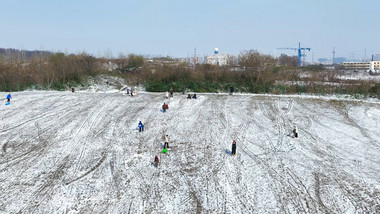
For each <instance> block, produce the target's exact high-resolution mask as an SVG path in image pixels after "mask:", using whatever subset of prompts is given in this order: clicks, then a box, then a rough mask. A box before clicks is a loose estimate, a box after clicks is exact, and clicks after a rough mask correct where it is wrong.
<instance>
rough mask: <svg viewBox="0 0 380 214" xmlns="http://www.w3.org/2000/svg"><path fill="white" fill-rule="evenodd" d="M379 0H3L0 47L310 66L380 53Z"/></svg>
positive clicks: (0, 15) (112, 55) (0, 0)
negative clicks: (283, 59)
mask: <svg viewBox="0 0 380 214" xmlns="http://www.w3.org/2000/svg"><path fill="white" fill-rule="evenodd" d="M379 8H380V1H378V0H364V1H359V0H314V1H304V0H234V1H232V0H191V1H185V0H136V1H130V0H124V1H121V0H119V1H117V0H107V1H105V0H65V1H51V0H33V1H30V0H12V1H9V0H0V29H1V34H0V47H1V48H16V49H25V50H48V51H60V52H65V53H79V52H83V51H84V52H87V53H89V54H93V55H94V56H105V57H118V56H121V55H128V54H142V55H151V56H170V57H191V56H194V55H195V54H196V55H197V56H205V55H212V54H213V50H214V48H218V49H219V52H220V53H228V54H232V55H238V54H239V53H241V52H243V51H246V50H257V51H259V52H262V53H264V54H271V55H274V56H278V55H280V54H281V53H285V54H288V55H295V54H296V52H295V51H294V50H278V49H277V48H296V47H298V42H300V43H301V45H302V46H303V47H307V48H311V51H310V52H307V53H306V54H307V60H308V61H317V59H318V58H332V51H333V48H335V56H336V57H346V58H356V59H363V58H364V57H366V58H370V56H371V55H372V54H380V42H379V38H380V37H379V35H380V28H379V22H378V21H377V20H379V13H378V11H379Z"/></svg>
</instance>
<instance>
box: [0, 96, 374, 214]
mask: <svg viewBox="0 0 380 214" xmlns="http://www.w3.org/2000/svg"><path fill="white" fill-rule="evenodd" d="M0 95H1V96H2V97H5V94H4V93H1V94H0ZM12 95H13V97H14V98H13V100H12V101H11V104H10V105H7V106H6V105H4V103H3V104H2V105H1V107H0V118H1V119H0V120H1V122H0V189H1V191H0V198H1V200H0V213H181V214H182V213H380V103H376V102H372V103H371V102H361V101H338V100H333V99H331V100H328V99H318V98H300V97H297V96H255V95H233V96H229V95H225V94H218V95H217V94H198V99H196V100H195V99H186V95H179V94H175V96H174V98H172V99H166V98H164V94H163V93H161V94H160V93H139V94H138V95H137V96H135V97H130V96H126V95H125V94H123V93H88V92H75V93H71V92H18V93H13V94H12ZM164 102H166V103H169V110H168V111H167V112H166V113H163V112H161V106H162V104H163V103H164ZM139 121H142V122H143V123H144V125H145V131H144V132H142V133H139V132H138V130H137V124H138V122H139ZM293 125H297V126H298V128H299V138H292V137H291V136H289V133H290V132H291V129H292V127H293ZM164 134H168V135H169V140H170V148H169V149H168V152H167V153H166V154H163V153H162V145H163V143H164V142H163V136H164ZM234 139H235V140H236V141H237V155H236V156H231V155H230V150H231V143H232V141H233V140H234ZM155 155H158V156H159V158H160V163H161V164H160V166H159V168H155V167H154V166H153V165H152V161H153V158H154V156H155Z"/></svg>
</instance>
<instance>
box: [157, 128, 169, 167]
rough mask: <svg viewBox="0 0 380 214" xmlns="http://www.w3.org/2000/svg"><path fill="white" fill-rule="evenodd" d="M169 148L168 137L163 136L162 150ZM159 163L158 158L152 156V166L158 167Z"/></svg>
mask: <svg viewBox="0 0 380 214" xmlns="http://www.w3.org/2000/svg"><path fill="white" fill-rule="evenodd" d="M168 148H169V135H165V136H164V150H165V149H168ZM159 163H160V160H159V159H158V156H157V155H156V156H154V166H155V167H158V165H159Z"/></svg>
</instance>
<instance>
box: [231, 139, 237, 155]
mask: <svg viewBox="0 0 380 214" xmlns="http://www.w3.org/2000/svg"><path fill="white" fill-rule="evenodd" d="M231 154H232V155H236V140H234V141H233V142H232V152H231Z"/></svg>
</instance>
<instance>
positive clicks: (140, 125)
mask: <svg viewBox="0 0 380 214" xmlns="http://www.w3.org/2000/svg"><path fill="white" fill-rule="evenodd" d="M143 131H144V125H143V124H142V122H141V121H140V122H139V132H143Z"/></svg>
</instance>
